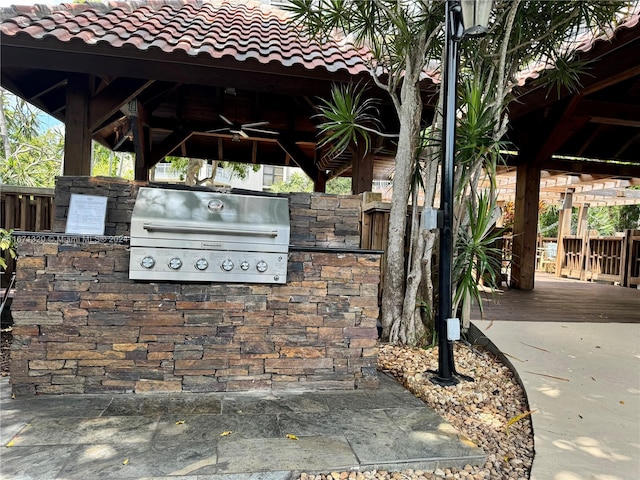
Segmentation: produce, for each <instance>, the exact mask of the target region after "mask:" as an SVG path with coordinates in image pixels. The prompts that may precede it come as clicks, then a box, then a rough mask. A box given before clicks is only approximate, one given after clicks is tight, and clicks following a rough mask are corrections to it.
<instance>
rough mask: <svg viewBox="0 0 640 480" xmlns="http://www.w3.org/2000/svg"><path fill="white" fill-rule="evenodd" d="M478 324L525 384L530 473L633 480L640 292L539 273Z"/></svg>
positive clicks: (638, 459) (638, 430) (639, 423)
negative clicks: (530, 439) (530, 429)
mask: <svg viewBox="0 0 640 480" xmlns="http://www.w3.org/2000/svg"><path fill="white" fill-rule="evenodd" d="M496 300H497V302H496V303H490V302H489V301H487V303H486V304H485V315H484V320H477V319H478V318H479V314H478V312H476V313H475V318H476V320H473V323H474V324H475V326H476V327H477V328H478V329H479V330H480V332H481V333H482V334H484V335H485V336H486V337H488V338H489V339H490V340H491V341H492V342H493V344H494V345H495V346H496V347H497V349H498V350H499V351H500V352H502V354H504V356H505V357H506V358H507V359H508V360H509V361H510V362H511V363H512V365H513V367H514V368H515V371H516V372H517V373H518V375H519V376H520V378H521V380H522V383H523V384H524V387H525V390H526V392H527V396H528V398H529V406H530V408H531V410H534V413H533V414H532V415H531V420H532V423H533V430H534V442H535V451H536V454H535V458H534V461H533V468H532V470H531V479H532V480H636V479H640V291H638V290H637V289H631V288H623V287H618V286H613V285H604V284H597V283H587V282H577V281H573V280H567V279H561V278H556V277H554V276H550V275H539V276H536V284H535V289H534V290H533V291H528V292H525V291H517V290H510V291H506V292H503V293H502V294H501V295H499V296H498V297H497V298H496Z"/></svg>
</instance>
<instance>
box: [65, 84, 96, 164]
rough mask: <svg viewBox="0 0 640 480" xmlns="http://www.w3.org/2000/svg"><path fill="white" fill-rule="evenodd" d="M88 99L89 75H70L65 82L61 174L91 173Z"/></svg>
mask: <svg viewBox="0 0 640 480" xmlns="http://www.w3.org/2000/svg"><path fill="white" fill-rule="evenodd" d="M89 99H90V91H89V77H88V76H87V75H71V76H70V77H69V81H68V83H67V101H66V109H65V119H64V128H65V131H64V168H63V170H62V172H63V173H62V174H63V175H75V176H89V175H91V133H90V131H89Z"/></svg>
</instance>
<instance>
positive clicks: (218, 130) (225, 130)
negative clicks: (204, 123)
mask: <svg viewBox="0 0 640 480" xmlns="http://www.w3.org/2000/svg"><path fill="white" fill-rule="evenodd" d="M228 131H230V129H229V127H222V128H214V129H213V130H205V132H204V133H220V132H228Z"/></svg>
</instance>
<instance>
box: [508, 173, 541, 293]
mask: <svg viewBox="0 0 640 480" xmlns="http://www.w3.org/2000/svg"><path fill="white" fill-rule="evenodd" d="M539 200H540V169H539V168H536V167H532V166H530V165H528V164H526V163H522V164H520V165H518V170H517V180H516V202H515V203H516V205H515V208H516V211H515V222H514V225H513V246H512V254H513V264H512V266H511V286H512V287H514V288H518V289H521V290H533V285H534V276H535V270H536V240H537V234H538V202H539Z"/></svg>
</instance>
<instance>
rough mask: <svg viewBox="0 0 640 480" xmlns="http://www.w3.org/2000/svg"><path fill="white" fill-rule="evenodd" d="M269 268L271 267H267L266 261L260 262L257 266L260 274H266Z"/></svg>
mask: <svg viewBox="0 0 640 480" xmlns="http://www.w3.org/2000/svg"><path fill="white" fill-rule="evenodd" d="M267 268H269V266H268V265H267V262H265V261H264V260H260V261H259V262H258V263H257V264H256V270H258V271H259V272H260V273H264V272H266V271H267Z"/></svg>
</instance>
